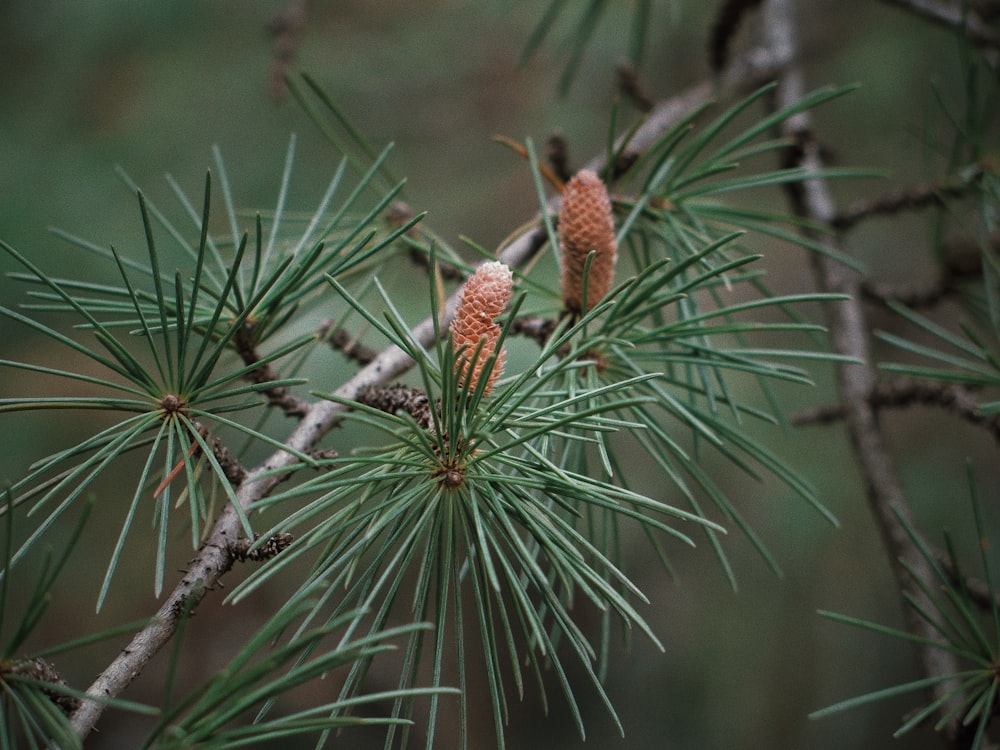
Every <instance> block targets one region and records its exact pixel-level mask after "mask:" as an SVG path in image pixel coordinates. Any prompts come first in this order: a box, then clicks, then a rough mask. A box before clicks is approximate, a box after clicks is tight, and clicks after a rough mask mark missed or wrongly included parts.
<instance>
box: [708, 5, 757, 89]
mask: <svg viewBox="0 0 1000 750" xmlns="http://www.w3.org/2000/svg"><path fill="white" fill-rule="evenodd" d="M761 2H762V0H726V2H725V3H723V5H722V7H721V8H720V9H719V14H718V15H717V16H716V17H715V23H714V24H712V33H711V36H710V37H709V39H708V62H709V64H710V65H711V66H712V70H713V71H714V72H716V73H718V72H719V71H720V70H722V69H723V68H725V67H726V63H727V62H728V60H729V47H730V45H731V44H732V41H733V37H735V36H736V32H737V31H738V30H739V28H740V24H741V23H742V22H743V18H744V17H745V16H746V15H747V14H748V13H750V11H752V10H753V9H754V8H756V7H757V6H759V5H760V4H761Z"/></svg>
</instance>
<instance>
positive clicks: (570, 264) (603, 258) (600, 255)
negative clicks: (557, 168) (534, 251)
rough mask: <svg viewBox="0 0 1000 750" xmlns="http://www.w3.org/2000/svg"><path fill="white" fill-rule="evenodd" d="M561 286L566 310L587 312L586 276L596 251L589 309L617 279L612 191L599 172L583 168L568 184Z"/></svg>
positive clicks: (561, 219) (561, 243) (563, 215)
mask: <svg viewBox="0 0 1000 750" xmlns="http://www.w3.org/2000/svg"><path fill="white" fill-rule="evenodd" d="M559 246H560V250H561V252H562V258H561V264H562V269H561V270H562V275H561V286H562V296H563V303H564V304H565V306H566V309H567V310H569V311H571V312H574V313H579V312H584V309H583V286H584V285H583V274H584V266H585V264H586V262H587V256H588V255H589V254H590V253H591V252H594V253H595V255H594V259H593V261H591V265H590V278H589V279H588V282H587V310H589V309H590V308H592V307H593V306H594V305H596V304H597V303H598V302H600V301H601V300H602V299H603V298H604V296H605V295H606V294H607V293H608V292H609V291H610V289H611V285H612V284H613V283H614V280H615V262H616V261H617V260H618V244H617V242H616V241H615V222H614V216H613V214H612V212H611V198H610V197H609V196H608V190H607V188H606V187H605V186H604V183H603V182H602V181H601V178H600V177H598V176H597V173H596V172H593V171H591V170H589V169H581V170H580V171H579V172H577V173H576V174H575V175H574V176H573V178H572V179H571V180H570V181H569V182H567V183H566V192H565V193H564V194H563V199H562V209H561V210H560V213H559Z"/></svg>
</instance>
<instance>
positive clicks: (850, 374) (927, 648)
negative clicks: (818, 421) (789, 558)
mask: <svg viewBox="0 0 1000 750" xmlns="http://www.w3.org/2000/svg"><path fill="white" fill-rule="evenodd" d="M794 6H795V3H793V2H791V0H767V2H766V3H765V5H764V8H763V12H764V23H763V24H762V33H763V34H764V37H765V42H766V43H767V45H768V46H770V47H771V48H772V49H776V50H783V51H784V52H785V54H787V55H789V56H790V57H792V58H793V59H794V58H795V57H796V55H797V49H798V39H797V29H796V26H795V22H794V21H793V8H794ZM804 93H805V80H804V75H803V73H802V70H801V69H800V68H799V67H797V66H795V65H789V66H788V68H786V69H785V70H784V71H783V72H782V73H781V75H780V76H779V78H778V89H777V92H776V97H775V99H776V102H775V103H776V106H778V107H787V106H791V105H793V104H795V103H796V102H798V101H800V100H801V99H802V97H803V95H804ZM782 129H783V134H784V135H785V136H786V137H789V138H790V139H791V140H792V142H794V143H796V144H798V147H797V153H796V155H795V156H796V161H797V163H798V165H799V166H800V167H803V168H805V169H807V170H809V171H810V172H812V173H817V172H819V171H820V170H821V169H822V167H823V162H822V159H821V155H820V149H819V144H818V142H817V141H816V139H815V138H813V137H812V136H811V135H810V134H811V133H812V130H813V128H812V122H811V117H810V115H809V113H808V112H807V111H806V112H800V113H798V114H796V115H795V116H794V117H791V118H789V119H788V120H786V121H785V123H784V124H783V126H782ZM788 193H789V200H790V203H791V204H792V207H793V210H795V211H796V212H798V213H800V214H801V215H802V216H804V217H806V218H809V219H810V220H812V221H818V222H820V223H822V224H829V223H830V222H832V221H833V219H834V217H835V216H836V215H837V209H836V205H835V203H834V200H833V196H832V195H831V193H830V189H829V185H828V184H827V182H826V180H823V179H819V178H812V179H808V180H805V181H804V182H803V183H795V184H794V185H790V186H789V190H788ZM813 239H814V240H816V241H817V242H821V243H823V244H825V245H826V246H827V247H828V248H829V250H830V251H832V252H831V253H830V254H829V255H819V254H815V255H813V256H812V262H813V275H814V277H815V279H816V285H817V287H818V288H819V289H820V291H823V292H827V293H831V294H844V295H846V296H847V299H846V300H844V301H841V302H836V303H827V304H826V305H825V306H824V313H825V315H826V317H827V320H828V325H829V328H830V332H831V336H832V339H833V346H834V349H835V350H836V352H837V353H838V354H841V355H844V356H845V361H844V363H842V364H840V365H839V366H838V367H837V384H838V387H839V390H840V399H841V403H842V405H843V408H844V410H845V422H846V425H847V431H848V435H849V437H850V442H851V447H852V448H853V451H854V458H855V465H856V466H857V467H858V468H859V469H860V471H861V474H862V480H863V482H864V485H865V488H866V491H867V496H868V501H869V505H870V507H871V510H872V514H873V517H874V519H875V522H876V525H877V527H878V529H879V531H880V532H881V535H882V539H883V542H884V544H885V546H886V558H887V560H888V564H889V565H890V566H891V568H892V571H893V574H894V576H895V578H896V583H897V585H898V587H899V591H900V592H901V594H902V601H901V603H902V605H903V616H904V618H905V622H906V627H907V630H909V631H910V632H911V633H912V634H913V635H914V636H916V637H917V638H919V639H920V640H919V641H918V642H917V644H916V646H915V648H916V653H917V657H918V660H919V662H920V667H921V670H922V672H923V673H924V675H925V676H926V677H928V678H939V679H938V681H937V682H936V683H935V685H934V687H933V688H932V692H933V694H934V697H935V699H941V700H942V701H943V702H942V706H943V709H942V711H943V713H942V719H943V721H944V722H945V724H943V725H942V726H943V728H944V730H945V732H946V735H947V737H948V738H949V740H950V741H952V743H954V742H955V741H956V738H958V737H960V735H961V731H962V728H961V723H960V721H959V719H958V717H959V716H960V715H961V711H960V710H959V709H960V706H956V705H955V702H956V700H957V696H958V695H959V692H958V691H957V690H956V688H957V687H958V686H957V684H956V683H955V681H954V680H953V679H948V678H949V676H950V675H955V674H957V673H958V671H959V669H958V664H957V661H956V658H955V656H954V655H953V654H952V653H950V652H949V651H947V650H946V649H945V648H943V647H942V645H943V641H942V639H941V634H940V633H939V632H938V631H937V630H936V629H935V628H934V627H933V626H932V625H931V624H930V623H928V622H927V621H926V620H925V619H924V618H923V617H921V616H920V614H919V611H920V610H921V609H923V610H924V611H929V608H930V607H931V606H932V605H931V602H930V601H929V600H928V597H927V595H926V594H925V593H924V592H925V591H931V590H933V588H934V586H935V580H936V577H935V575H934V572H933V570H932V569H931V566H930V564H929V562H928V561H927V559H926V558H925V557H924V556H923V554H922V553H921V551H920V549H919V547H918V546H917V545H916V544H915V542H914V540H913V539H912V537H911V536H910V533H909V531H908V529H915V528H917V525H916V523H915V521H914V519H913V512H912V509H911V508H910V505H909V502H908V501H907V498H906V494H905V492H904V491H903V486H902V483H901V481H900V478H899V475H898V473H897V471H896V468H895V466H894V464H893V460H892V456H891V454H890V452H889V449H888V446H887V445H886V441H885V436H884V435H883V433H882V428H881V426H880V423H879V419H878V411H877V409H876V408H875V407H874V406H872V403H871V398H872V394H873V393H874V391H875V388H876V384H877V380H876V372H875V361H874V358H873V357H872V353H871V346H870V340H869V337H868V332H869V330H870V325H869V321H868V318H867V313H866V310H865V306H864V303H863V301H862V299H861V278H860V276H859V274H857V272H855V271H853V270H852V269H850V268H847V267H846V266H843V265H841V264H839V263H836V262H835V261H834V260H833V259H832V258H833V257H837V256H838V255H840V254H841V253H842V248H841V247H839V243H838V240H837V239H836V238H835V237H831V236H825V235H816V236H814V238H813ZM848 360H851V362H850V363H848ZM855 362H860V363H861V364H855ZM911 601H912V602H913V605H912V606H911V604H910V602H911ZM938 644H942V645H938ZM953 691H954V692H953Z"/></svg>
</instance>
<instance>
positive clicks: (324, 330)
mask: <svg viewBox="0 0 1000 750" xmlns="http://www.w3.org/2000/svg"><path fill="white" fill-rule="evenodd" d="M318 333H319V338H320V340H321V341H325V342H327V343H328V344H329V345H330V347H331V348H332V349H335V350H337V351H339V352H342V353H343V354H344V356H345V357H347V358H348V359H352V360H354V361H355V362H357V363H358V364H362V365H367V364H368V363H369V362H371V361H372V360H373V359H375V357H377V356H378V352H377V351H375V350H374V349H372V348H371V347H370V346H365V345H364V344H362V343H361V342H360V341H359V340H358V339H357V338H355V337H354V336H352V335H351V333H350V332H349V331H347V330H346V329H344V328H334V327H333V321H332V320H324V321H323V323H322V324H321V325H320V327H319V332H318Z"/></svg>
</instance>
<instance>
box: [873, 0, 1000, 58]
mask: <svg viewBox="0 0 1000 750" xmlns="http://www.w3.org/2000/svg"><path fill="white" fill-rule="evenodd" d="M882 2H884V3H885V4H886V5H892V6H895V7H897V8H902V9H903V10H906V11H909V12H910V13H914V14H915V15H917V16H920V17H921V18H924V19H926V20H928V21H931V22H933V23H936V24H938V25H939V26H944V27H945V28H947V29H951V30H952V31H955V32H961V33H962V34H963V35H964V36H965V38H966V39H968V40H969V41H970V42H972V43H973V44H975V45H976V46H977V47H992V48H994V49H997V48H1000V36H998V35H997V33H996V32H995V31H994V30H993V29H992V28H990V26H989V25H988V24H987V23H986V22H984V21H983V19H982V18H981V17H980V16H979V14H978V13H976V12H974V11H971V10H969V9H968V7H967V4H966V3H964V2H962V1H961V0H952V2H944V1H942V0H882Z"/></svg>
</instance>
